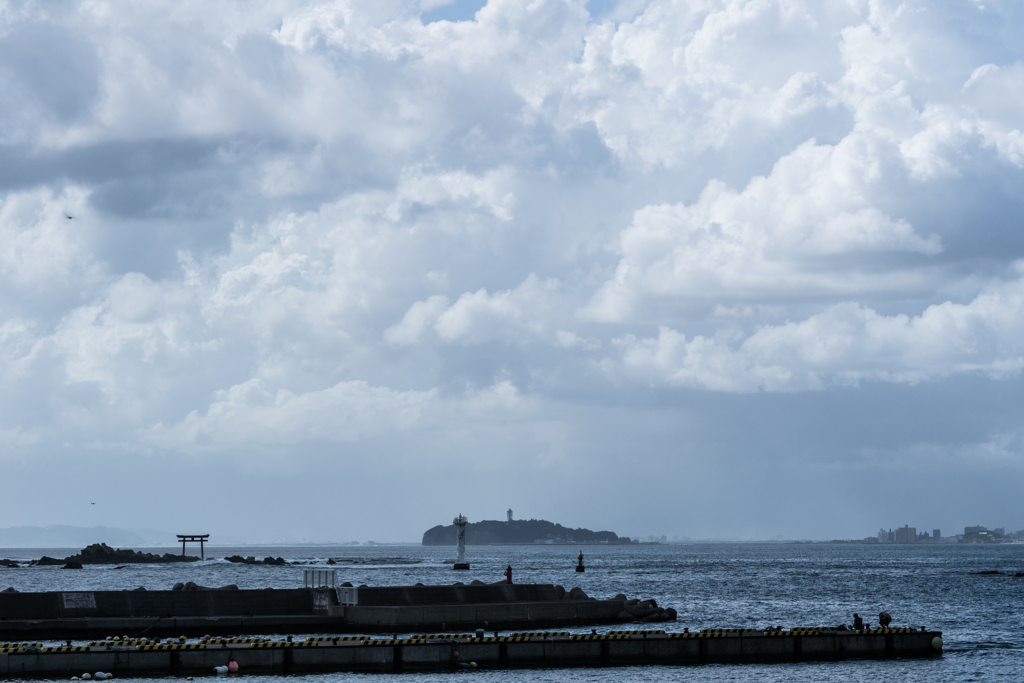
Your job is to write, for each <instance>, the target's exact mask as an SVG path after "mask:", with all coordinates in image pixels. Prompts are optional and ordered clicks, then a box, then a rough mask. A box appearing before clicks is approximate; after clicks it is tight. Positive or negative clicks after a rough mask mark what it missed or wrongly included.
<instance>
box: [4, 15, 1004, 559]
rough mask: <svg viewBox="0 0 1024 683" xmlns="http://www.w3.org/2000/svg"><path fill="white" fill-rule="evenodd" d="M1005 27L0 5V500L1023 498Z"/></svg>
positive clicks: (955, 524) (146, 517)
mask: <svg viewBox="0 0 1024 683" xmlns="http://www.w3.org/2000/svg"><path fill="white" fill-rule="evenodd" d="M1022 35H1024V6H1022V5H1021V4H1020V3H1019V2H1011V1H1009V0H1007V1H999V0H995V1H989V0H985V1H984V2H981V1H978V0H950V1H949V2H942V3H934V2H923V1H920V2H919V1H911V0H908V1H907V2H897V1H895V0H820V1H814V2H810V1H808V2H802V1H800V0H775V1H772V0H749V1H742V0H691V1H683V0H619V1H618V2H616V1H615V0H604V1H601V2H598V1H597V0H592V1H591V2H589V3H588V2H585V1H584V0H488V1H487V2H480V1H473V0H456V1H455V2H445V1H444V0H335V1H333V2H290V1H288V0H265V1H263V2H248V1H246V2H233V1H231V0H224V1H223V2H217V3H210V2H198V1H194V0H174V1H173V2H172V1H169V0H168V1H163V0H151V1H148V2H145V3H137V2H128V1H122V2H113V1H106V0H80V1H75V0H62V1H60V2H32V1H28V0H24V1H23V0H0V471H2V472H3V475H2V483H0V486H2V495H0V527H13V526H33V525H37V526H45V525H52V524H60V525H77V526H89V527H91V526H96V525H105V526H109V527H121V528H143V527H144V528H153V529H161V530H164V531H168V532H171V533H209V534H211V541H213V542H217V541H218V540H221V541H224V542H228V541H230V542H239V541H251V542H300V541H322V542H331V541H348V540H362V541H365V540H370V539H373V540H376V541H418V540H419V539H420V538H421V535H422V533H423V532H424V531H425V530H426V529H428V528H430V527H432V526H435V525H437V524H449V523H450V520H451V519H452V518H453V517H454V516H455V515H457V514H459V513H462V514H465V515H466V516H467V517H469V519H470V520H471V521H476V520H481V519H503V518H504V514H505V510H506V509H508V508H512V509H513V510H514V513H515V516H516V517H517V518H526V519H528V518H542V519H548V520H551V521H555V522H558V523H561V524H564V525H566V526H572V527H577V526H582V527H586V528H590V529H602V530H603V529H609V530H612V531H615V532H616V533H619V534H620V535H629V536H646V535H649V534H653V535H662V534H665V535H668V536H670V537H671V536H687V537H691V538H723V539H725V538H735V539H771V538H795V539H804V538H806V539H831V538H861V537H865V536H869V535H874V534H876V533H877V531H878V529H879V528H880V527H884V528H886V529H889V528H895V527H897V526H902V525H904V524H909V525H910V526H916V527H917V528H918V529H919V530H929V531H930V530H931V529H934V528H941V529H942V532H943V534H947V535H948V534H951V533H955V532H957V531H958V530H959V531H961V532H962V528H961V527H963V526H965V525H969V524H970V525H973V524H980V525H984V526H988V527H990V528H991V527H998V526H1003V527H1006V528H1007V530H1008V531H1009V530H1016V529H1020V528H1024V510H1022V508H1021V506H1020V504H1019V500H1020V491H1021V490H1022V488H1024V420H1022V406H1024V376H1022V369H1024V224H1022V216H1024V192H1022V188H1024V133H1022V130H1024V41H1022V40H1021V39H1020V37H1021V36H1022Z"/></svg>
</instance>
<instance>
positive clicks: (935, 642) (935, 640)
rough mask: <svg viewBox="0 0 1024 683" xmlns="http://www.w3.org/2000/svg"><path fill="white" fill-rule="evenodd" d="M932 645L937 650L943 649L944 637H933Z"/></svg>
mask: <svg viewBox="0 0 1024 683" xmlns="http://www.w3.org/2000/svg"><path fill="white" fill-rule="evenodd" d="M932 647H934V648H935V649H936V650H941V649H942V638H939V637H938V636H935V637H934V638H932Z"/></svg>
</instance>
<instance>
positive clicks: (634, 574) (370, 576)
mask: <svg viewBox="0 0 1024 683" xmlns="http://www.w3.org/2000/svg"><path fill="white" fill-rule="evenodd" d="M146 550H147V551H149V552H156V550H154V549H146ZM175 550H176V549H174V548H169V549H159V552H161V553H163V552H175ZM580 550H581V548H580V547H574V546H485V547H476V546H469V548H468V552H467V556H468V557H467V559H468V560H469V562H470V563H471V565H472V569H471V570H470V571H469V572H458V573H456V572H455V571H453V570H452V569H451V565H450V564H449V562H450V561H451V560H452V559H453V557H454V549H453V548H435V547H419V546H372V547H366V546H342V547H326V546H317V547H260V548H253V547H250V548H223V547H213V548H209V547H208V548H207V555H208V556H210V555H213V556H215V557H217V558H223V557H225V556H228V555H234V554H239V555H243V556H246V555H255V556H257V557H258V558H263V557H266V556H273V557H277V556H282V557H284V558H285V559H287V560H290V561H300V562H305V563H308V565H307V566H311V567H321V568H327V565H326V562H327V559H328V558H332V559H333V560H334V561H335V562H337V564H336V565H335V566H333V567H332V568H334V569H336V570H337V571H338V581H339V582H342V581H351V582H352V583H353V584H355V585H359V584H367V585H370V586H388V585H401V584H413V583H417V582H422V583H425V584H442V583H453V582H455V581H463V582H466V583H468V582H469V581H471V580H472V579H480V580H481V581H485V582H488V583H492V582H496V581H500V580H502V579H503V578H504V576H503V571H504V569H505V566H506V564H511V565H512V567H513V572H514V575H513V580H514V581H516V582H517V583H558V584H561V585H563V586H565V587H566V588H567V589H568V588H571V587H573V586H580V587H581V588H582V589H583V590H584V591H586V592H587V593H588V594H589V595H591V596H592V597H599V598H604V597H612V596H613V595H615V594H616V593H620V592H621V593H625V594H626V595H628V596H629V597H639V598H644V599H647V598H654V599H656V600H657V601H658V604H659V605H661V606H663V607H674V608H676V610H678V612H679V620H678V621H677V622H674V623H673V622H669V623H667V624H657V625H655V626H656V627H657V628H665V629H666V630H680V631H681V630H682V629H683V628H684V627H688V628H690V629H691V630H695V629H697V630H699V629H701V628H735V627H743V628H751V627H754V628H758V627H767V626H769V625H772V626H779V625H781V626H783V627H784V628H791V627H794V626H824V625H836V624H840V623H851V622H852V620H853V616H852V615H853V613H854V612H858V613H859V614H860V615H861V616H862V617H864V618H865V619H866V620H867V621H870V622H872V623H876V622H877V615H878V613H879V612H881V611H886V612H888V613H890V614H891V615H892V616H893V625H898V626H913V627H920V626H926V627H928V628H929V629H936V630H941V631H942V632H943V640H944V642H945V648H944V654H943V656H942V657H941V658H935V659H926V660H913V659H910V660H891V661H859V660H847V661H843V662H829V663H799V664H765V665H754V664H748V665H704V666H685V667H664V666H651V667H626V668H610V669H548V670H514V671H482V670H478V671H461V672H451V673H435V674H413V673H406V674H399V675H395V676H388V675H382V674H330V675H323V674H317V675H309V676H302V675H298V676H289V677H288V678H292V679H308V680H309V682H310V683H321V682H323V683H327V682H329V681H330V682H334V681H350V680H364V679H365V680H367V681H370V680H372V681H386V680H387V681H390V680H392V679H401V680H402V681H405V682H406V683H411V682H412V681H417V682H418V681H440V680H450V678H451V677H452V676H469V677H472V679H473V680H478V681H498V680H501V681H609V682H610V681H623V680H640V679H643V680H650V681H695V682H700V681H787V682H799V681H808V682H809V681H849V680H901V681H929V682H930V683H935V682H944V681H951V682H952V681H957V682H960V681H1000V680H1006V681H1022V680H1024V577H1019V578H1018V577H1014V576H1012V575H1010V574H1013V573H1016V572H1024V544H1021V545H990V546H980V545H970V546H961V545H920V546H915V545H901V546H895V545H893V546H884V545H883V546H877V545H840V544H757V543H747V544H688V545H650V546H625V547H622V546H619V547H612V546H608V547H600V546H585V547H582V550H583V552H584V555H585V561H586V566H587V571H586V573H584V574H577V573H576V572H575V571H574V570H573V568H574V567H575V564H576V556H577V554H578V552H579V551H580ZM177 551H178V552H180V548H178V549H177ZM74 552H75V550H74V549H67V548H65V549H39V550H25V549H0V557H6V558H10V559H18V560H24V559H34V558H38V557H40V556H41V555H43V554H47V555H50V556H51V557H64V556H66V555H69V554H73V553H74ZM989 570H997V571H1001V572H1004V573H1003V574H1002V575H979V574H974V573H973V572H979V571H989ZM179 581H181V582H187V581H194V582H196V583H197V584H200V585H204V586H222V585H226V584H231V583H234V584H237V585H238V586H239V587H240V588H266V587H271V586H272V587H275V588H292V587H296V586H301V584H302V567H301V566H294V565H293V566H287V567H273V566H268V567H263V566H244V565H237V564H232V563H229V562H226V561H224V560H222V559H207V560H206V561H205V562H197V563H194V564H188V565H179V564H168V565H128V566H126V567H124V568H123V569H116V568H114V567H86V568H85V569H83V570H81V571H77V570H75V571H73V570H63V569H59V568H56V567H23V568H20V569H3V568H0V589H3V588H6V587H7V586H13V587H14V588H16V589H18V590H19V591H46V590H49V591H53V590H120V589H125V588H126V589H131V588H136V587H138V586H145V587H146V588H148V589H151V590H152V589H168V588H170V587H171V586H173V585H174V584H175V583H176V582H179ZM578 630H579V631H581V632H589V629H578ZM120 680H125V679H120ZM296 683H298V682H296Z"/></svg>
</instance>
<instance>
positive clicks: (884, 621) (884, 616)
mask: <svg viewBox="0 0 1024 683" xmlns="http://www.w3.org/2000/svg"><path fill="white" fill-rule="evenodd" d="M891 623H892V616H890V615H889V613H888V612H880V613H879V614H878V625H879V626H881V627H882V628H885V627H886V626H888V625H889V624H891Z"/></svg>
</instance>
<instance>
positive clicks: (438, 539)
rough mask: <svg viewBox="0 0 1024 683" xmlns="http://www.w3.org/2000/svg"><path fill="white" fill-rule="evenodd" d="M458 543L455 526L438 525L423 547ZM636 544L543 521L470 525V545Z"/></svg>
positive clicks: (609, 533) (610, 534)
mask: <svg viewBox="0 0 1024 683" xmlns="http://www.w3.org/2000/svg"><path fill="white" fill-rule="evenodd" d="M454 543H455V525H454V524H449V525H448V526H443V525H440V524H439V525H438V526H435V527H434V528H433V529H428V530H427V531H426V532H424V534H423V545H452V544H454ZM629 543H636V541H633V540H632V539H630V538H629V537H628V536H621V537H620V536H619V535H618V534H616V533H615V532H613V531H591V530H590V529H570V528H568V527H564V526H562V525H561V524H555V523H554V522H548V521H547V520H543V519H530V520H524V519H516V520H512V521H507V522H502V521H498V520H496V519H485V520H483V521H481V522H471V523H470V524H467V525H466V545H524V544H528V545H534V544H552V545H563V544H564V545H568V544H585V545H597V544H601V545H624V544H629Z"/></svg>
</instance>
